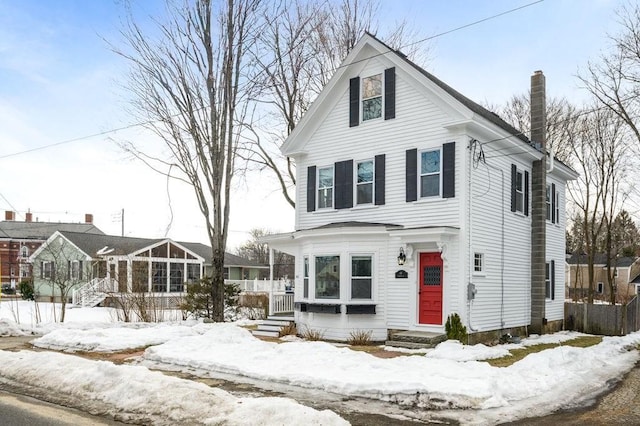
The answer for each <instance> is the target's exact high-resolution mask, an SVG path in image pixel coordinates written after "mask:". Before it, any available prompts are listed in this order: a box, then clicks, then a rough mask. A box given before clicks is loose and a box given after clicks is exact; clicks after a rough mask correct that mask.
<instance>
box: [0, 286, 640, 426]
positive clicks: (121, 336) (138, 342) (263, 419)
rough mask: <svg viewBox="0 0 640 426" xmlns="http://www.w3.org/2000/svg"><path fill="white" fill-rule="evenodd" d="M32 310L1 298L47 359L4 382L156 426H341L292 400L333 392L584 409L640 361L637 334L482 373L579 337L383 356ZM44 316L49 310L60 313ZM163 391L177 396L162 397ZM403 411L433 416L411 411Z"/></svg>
mask: <svg viewBox="0 0 640 426" xmlns="http://www.w3.org/2000/svg"><path fill="white" fill-rule="evenodd" d="M35 306H36V305H35V304H34V303H33V302H28V301H8V300H6V299H5V300H3V301H0V336H24V335H27V336H28V335H33V337H34V338H33V340H31V341H30V342H31V343H32V344H33V345H34V346H36V347H37V348H43V349H51V350H55V351H58V352H57V353H52V352H33V351H30V350H23V351H19V352H9V351H0V366H2V368H0V377H1V378H2V380H3V383H10V384H12V385H15V386H18V387H20V386H25V387H27V388H28V389H29V392H38V390H40V392H44V393H47V394H50V393H52V392H53V393H55V394H56V395H57V396H58V397H59V398H62V399H65V400H66V401H68V402H67V403H68V404H69V406H72V407H75V408H79V409H81V410H82V409H83V408H85V409H86V407H83V406H82V404H83V401H91V402H92V404H96V405H98V407H97V408H96V406H95V405H94V406H93V408H94V410H95V411H99V412H103V413H106V414H108V415H111V416H114V415H118V416H120V418H130V419H138V420H141V419H145V418H146V419H147V420H149V419H151V423H153V424H178V423H188V424H198V423H202V424H205V423H206V422H207V421H213V419H217V420H221V419H225V420H227V421H228V423H225V424H290V425H296V424H305V425H309V424H322V425H341V424H347V423H346V422H345V421H344V420H343V419H341V418H340V417H339V416H338V415H337V414H335V413H333V412H331V411H328V410H324V411H317V410H314V409H312V408H309V407H306V406H304V405H301V404H300V403H299V402H304V401H305V398H311V399H312V400H314V397H315V398H317V400H315V401H316V403H319V404H320V405H321V406H323V407H326V406H327V405H324V404H323V403H324V399H323V398H327V397H328V395H329V394H331V395H337V396H342V398H341V399H343V400H348V401H351V402H350V403H349V402H348V403H346V406H347V407H351V406H353V407H354V408H353V409H354V410H357V409H358V408H357V406H358V404H357V402H356V401H355V400H354V398H364V399H365V400H368V401H370V402H371V403H369V404H363V408H362V409H364V410H365V412H369V410H371V412H374V411H373V410H375V407H376V404H375V402H376V401H386V402H391V403H392V404H391V405H392V406H394V407H395V406H397V407H398V412H399V413H402V414H398V413H394V415H400V416H404V418H405V419H410V418H414V419H415V418H418V419H420V420H422V421H428V420H430V419H431V420H435V419H436V418H437V419H442V418H444V419H450V420H455V421H459V422H460V424H462V425H480V424H481V425H492V424H498V423H504V422H510V421H515V420H519V419H521V418H523V416H528V417H538V416H544V415H546V414H550V413H552V412H554V411H556V410H559V409H567V408H575V407H577V406H580V404H587V403H593V401H595V397H596V396H597V395H599V394H601V393H602V392H604V391H606V390H607V389H610V387H611V386H612V385H613V384H614V383H616V382H617V381H619V380H621V379H622V378H623V377H624V376H625V374H626V373H627V372H628V371H630V370H631V369H632V368H633V366H634V365H635V363H636V362H637V361H638V360H639V359H640V355H639V353H638V351H637V350H635V349H637V345H638V344H640V333H632V334H630V335H627V336H622V337H603V339H602V342H601V343H599V344H597V345H594V346H589V347H586V348H578V347H572V346H567V345H562V344H561V345H559V346H555V347H552V348H550V349H546V350H543V351H541V352H537V353H532V354H529V355H527V356H526V357H525V358H523V359H521V360H519V361H516V362H515V363H513V364H511V365H510V366H508V367H493V366H491V365H489V364H488V363H485V362H482V360H487V359H492V358H500V357H503V356H505V355H508V354H509V352H508V351H509V350H512V349H518V348H523V347H525V346H531V345H537V344H547V343H555V344H558V343H562V342H566V341H568V340H572V339H574V338H576V337H579V336H582V334H580V333H576V332H566V331H565V332H559V333H555V334H550V335H543V336H536V335H532V336H529V337H528V338H525V339H523V340H522V341H521V342H520V343H517V344H516V343H511V344H504V345H496V346H491V347H489V346H485V345H482V344H478V345H471V346H470V345H461V344H460V343H459V342H457V341H454V340H449V341H446V342H443V343H441V344H439V345H438V346H437V347H436V348H434V349H426V350H422V351H416V350H414V351H413V355H414V356H398V357H393V358H380V357H376V356H373V355H371V354H369V353H366V352H362V351H354V350H351V349H349V348H346V347H344V345H336V344H331V343H327V342H318V341H315V342H312V341H304V340H302V339H299V338H296V337H293V336H285V337H283V338H281V341H280V342H267V341H263V340H260V339H257V338H255V337H253V336H252V335H251V333H250V332H249V331H248V330H246V329H245V328H242V327H240V326H239V324H242V323H236V324H233V323H218V324H215V323H209V324H204V323H202V322H199V321H194V320H190V321H182V322H170V323H156V324H154V323H121V322H116V321H114V318H115V317H116V315H115V313H114V312H113V311H112V309H111V308H74V309H69V310H68V311H67V321H66V322H65V323H55V322H53V318H55V314H54V310H53V308H54V305H53V304H50V303H39V304H38V308H37V309H36V307H35ZM55 309H57V311H58V312H59V309H60V307H59V306H56V307H55ZM36 312H38V313H39V315H40V318H41V321H39V322H36V321H35V318H36V316H35V314H36ZM143 347H144V348H146V349H145V350H144V352H143V353H142V354H141V355H135V354H133V355H132V359H129V360H128V362H127V363H125V364H123V365H116V364H112V363H110V362H104V361H95V360H88V359H85V358H78V357H76V356H74V355H73V352H89V353H91V352H95V353H110V352H119V351H131V350H133V349H138V348H143ZM383 349H385V350H389V349H396V348H383ZM151 370H159V371H178V372H185V373H188V374H189V375H190V376H195V377H200V378H216V377H221V375H223V376H222V377H226V378H227V380H229V379H230V380H232V381H236V382H243V381H246V380H249V381H250V383H253V384H255V385H257V386H258V387H266V389H271V390H276V392H277V394H278V395H280V394H281V393H280V392H284V393H285V395H284V396H287V397H289V398H293V399H296V398H298V399H300V401H298V402H296V401H292V400H291V399H286V398H280V397H279V398H260V397H255V392H254V394H252V396H251V397H246V396H245V397H240V396H239V395H231V394H229V393H227V392H225V391H223V390H221V389H219V388H215V387H214V388H211V387H208V386H206V385H203V384H202V383H196V382H195V381H192V380H188V379H181V378H177V377H167V376H165V375H163V374H161V373H159V372H158V371H151ZM270 386H274V388H271V387H270ZM167 388H171V389H172V391H173V392H174V393H175V394H180V395H182V397H181V398H166V389H167ZM283 389H287V390H286V391H283ZM158 397H160V398H161V400H160V401H159V400H158V399H157V398H158ZM74 404H76V405H74ZM341 405H342V406H343V407H344V406H345V404H341ZM328 406H329V407H331V405H328ZM403 406H404V410H403V409H402V408H403ZM414 406H415V407H421V408H441V409H435V410H420V409H418V410H416V409H412V407H414ZM387 407H388V406H387ZM394 411H395V410H394ZM385 413H386V411H385ZM147 423H149V421H147Z"/></svg>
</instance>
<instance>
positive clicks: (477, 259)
mask: <svg viewBox="0 0 640 426" xmlns="http://www.w3.org/2000/svg"><path fill="white" fill-rule="evenodd" d="M483 271H484V254H483V253H474V254H473V272H483Z"/></svg>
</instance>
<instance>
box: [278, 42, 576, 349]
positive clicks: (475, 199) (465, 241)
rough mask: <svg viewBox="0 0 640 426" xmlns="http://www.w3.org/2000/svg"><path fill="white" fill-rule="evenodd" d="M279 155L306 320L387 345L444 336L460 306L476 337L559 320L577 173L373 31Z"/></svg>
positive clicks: (287, 244)
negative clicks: (413, 334) (570, 196)
mask: <svg viewBox="0 0 640 426" xmlns="http://www.w3.org/2000/svg"><path fill="white" fill-rule="evenodd" d="M535 77H536V78H538V79H540V78H541V79H542V84H544V76H543V75H542V74H541V73H539V72H538V73H536V75H535ZM532 81H533V78H532ZM543 88H544V86H543ZM542 100H543V102H542V103H543V104H544V93H543V94H542ZM534 133H535V132H534ZM541 138H543V136H541ZM282 152H283V153H284V154H285V155H287V156H289V157H291V158H293V159H294V160H295V163H296V166H297V189H296V191H297V193H296V197H297V203H296V217H295V229H296V231H295V232H292V233H286V234H278V235H275V236H271V237H269V238H268V242H269V244H270V246H271V248H274V249H278V250H282V251H285V252H287V253H290V254H293V255H294V256H295V258H296V282H295V283H296V285H295V306H296V310H295V321H296V324H297V326H298V329H299V330H304V329H305V328H309V329H314V330H318V331H321V332H322V333H323V335H324V337H325V338H327V339H335V340H347V339H348V338H349V336H350V334H351V333H352V332H355V331H369V330H370V331H371V332H372V339H373V340H376V341H381V340H385V339H387V338H388V335H389V333H390V332H391V331H394V330H414V331H425V332H434V333H443V332H444V327H445V322H446V320H447V318H448V317H449V315H451V314H454V313H457V314H458V315H459V316H460V317H461V319H462V322H463V323H464V324H465V325H466V327H467V329H468V331H469V333H470V335H471V336H472V337H471V340H473V336H476V337H477V339H476V340H478V339H480V336H482V338H483V339H485V338H486V337H487V333H488V334H489V335H492V334H495V335H499V334H502V333H506V332H517V333H519V334H522V333H526V332H528V331H531V330H535V331H536V332H544V331H546V330H550V329H558V328H559V327H560V326H561V324H562V320H563V309H564V307H563V302H564V271H563V268H562V265H564V253H565V250H564V249H565V243H564V229H565V209H564V203H565V186H566V182H567V180H569V179H574V178H575V177H576V173H575V172H574V171H573V170H571V169H570V168H568V167H567V166H565V165H563V164H562V163H560V162H558V161H553V159H546V154H544V144H540V143H539V142H536V143H532V142H530V140H529V139H528V138H527V137H526V136H525V135H523V134H521V133H520V132H518V131H517V130H516V129H514V128H513V127H512V126H510V125H509V124H507V123H506V122H504V121H503V120H502V119H500V118H499V117H498V116H497V115H495V114H493V113H491V112H489V111H488V110H486V109H484V108H483V107H481V106H480V105H478V104H476V103H474V102H473V101H471V100H470V99H468V98H466V97H464V96H463V95H462V94H460V93H458V92H457V91H455V90H454V89H452V88H451V87H449V86H448V85H446V84H445V83H443V82H442V81H441V80H439V79H437V78H436V77H434V76H433V75H431V74H430V73H428V72H426V71H425V70H423V69H421V68H420V67H418V66H417V65H415V64H414V63H412V62H411V61H409V60H408V59H407V58H406V57H405V56H404V55H403V54H402V53H400V52H398V51H394V50H393V49H391V48H389V47H388V46H386V45H385V44H384V43H382V42H381V41H379V40H378V39H376V38H375V37H373V36H372V35H369V34H366V35H365V36H364V37H363V38H362V39H361V40H360V41H359V42H358V44H357V45H356V46H355V48H354V49H353V51H352V52H351V53H350V54H349V55H348V57H347V58H346V59H345V61H344V63H343V64H342V66H341V67H340V68H339V69H338V70H337V72H336V73H335V75H334V76H333V78H332V79H331V80H330V82H329V83H328V84H327V86H326V87H325V88H324V90H323V91H322V93H321V94H320V96H319V97H318V99H317V100H316V101H315V102H314V103H313V105H312V106H311V108H310V109H309V111H308V112H307V113H306V115H305V116H304V117H303V118H302V120H301V121H300V123H299V124H298V126H297V127H296V128H295V130H294V131H293V132H292V134H291V135H290V137H289V138H288V139H287V140H286V142H285V143H284V145H283V146H282ZM536 162H537V164H539V165H542V167H544V168H545V172H543V173H542V176H543V178H542V180H541V178H535V176H534V169H535V164H536ZM539 174H540V173H539ZM534 184H537V185H538V190H537V192H536V189H535V187H534ZM540 188H543V189H540ZM540 191H542V193H541V192H540ZM534 193H536V194H538V196H537V197H538V198H534V195H533V194H534ZM540 194H541V195H540ZM536 200H537V203H538V204H537V206H538V207H537V210H536ZM536 211H537V213H536V214H537V215H538V216H537V217H539V218H540V217H541V220H540V221H539V222H540V223H539V224H538V225H537V227H536V224H535V220H534V213H535V212H536ZM539 230H542V231H539ZM536 232H538V234H536ZM536 235H538V236H536ZM540 244H542V245H540ZM535 258H538V260H537V261H535V262H537V264H535V265H534V260H533V259H535ZM556 265H557V266H556ZM536 280H537V282H538V284H533V282H534V281H536Z"/></svg>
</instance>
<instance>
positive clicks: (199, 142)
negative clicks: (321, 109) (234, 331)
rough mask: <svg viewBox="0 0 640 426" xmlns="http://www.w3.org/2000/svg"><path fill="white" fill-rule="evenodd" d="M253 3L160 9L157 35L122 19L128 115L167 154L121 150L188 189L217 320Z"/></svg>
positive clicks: (203, 0)
mask: <svg viewBox="0 0 640 426" xmlns="http://www.w3.org/2000/svg"><path fill="white" fill-rule="evenodd" d="M260 3H261V0H220V1H217V2H216V1H215V0H214V1H211V0H195V1H193V2H191V1H185V2H184V3H182V4H174V3H169V4H168V17H167V19H166V21H165V22H160V21H154V22H155V23H156V24H157V28H155V30H157V33H154V32H151V31H150V32H149V34H145V31H144V30H143V29H142V27H141V26H139V25H138V23H136V22H135V20H134V19H133V18H132V17H131V16H130V17H129V19H128V21H127V24H126V27H125V29H124V30H123V31H122V35H123V37H124V41H125V45H124V47H115V46H114V47H112V48H113V50H114V51H115V52H116V53H117V54H119V55H121V56H122V57H123V58H125V59H126V60H127V61H128V62H129V65H130V78H129V82H128V83H127V85H126V87H127V89H128V90H129V91H130V93H131V94H132V99H133V101H132V105H133V108H134V110H135V112H136V113H137V114H138V115H139V116H140V118H141V119H142V120H143V121H145V122H146V123H148V124H147V128H148V129H150V130H151V131H153V132H154V133H155V134H156V135H157V136H158V137H159V138H160V140H161V141H162V142H163V143H164V146H165V148H167V149H168V152H169V156H168V158H161V157H159V156H157V155H154V154H152V153H150V152H142V151H141V150H140V149H138V147H137V146H136V145H135V144H132V143H127V144H125V147H126V149H127V150H128V151H129V152H131V153H133V154H134V155H136V156H137V157H138V158H139V159H142V160H143V161H144V162H145V163H146V164H147V165H149V166H150V167H152V168H153V169H154V170H156V171H159V172H161V173H163V174H166V175H167V176H171V177H174V178H177V179H180V180H182V181H184V182H186V183H187V184H188V185H189V186H190V187H192V188H193V191H194V194H195V196H196V199H197V202H198V206H199V208H200V212H201V213H202V217H203V218H204V221H205V223H206V230H207V235H208V237H209V241H210V243H211V247H212V264H213V268H212V269H213V272H212V273H213V276H212V277H211V283H212V286H211V297H212V299H213V300H214V301H215V306H214V309H213V311H212V319H214V320H215V321H223V320H224V302H223V299H224V275H223V273H224V266H223V263H224V251H225V246H226V243H227V233H228V223H229V210H230V188H231V181H232V178H233V176H234V160H235V155H236V150H237V146H238V143H239V142H238V141H239V129H238V127H237V123H241V122H245V121H246V119H245V114H246V111H247V105H248V99H247V96H248V93H249V91H250V88H251V83H252V79H253V76H252V75H250V72H251V67H249V66H248V61H247V56H246V51H247V50H248V49H250V48H251V47H252V45H253V43H254V41H255V38H254V37H255V36H254V34H255V33H256V32H259V31H260V29H259V25H258V21H259V19H258V17H259V6H260Z"/></svg>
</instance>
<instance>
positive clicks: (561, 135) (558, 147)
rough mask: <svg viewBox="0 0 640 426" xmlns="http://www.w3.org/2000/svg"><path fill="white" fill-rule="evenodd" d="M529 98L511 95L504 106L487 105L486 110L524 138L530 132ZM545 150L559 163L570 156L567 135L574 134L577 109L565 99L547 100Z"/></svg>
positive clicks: (527, 95) (528, 96)
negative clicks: (516, 130) (519, 132)
mask: <svg viewBox="0 0 640 426" xmlns="http://www.w3.org/2000/svg"><path fill="white" fill-rule="evenodd" d="M530 99H531V96H530V95H529V93H523V94H520V95H513V96H512V97H511V98H510V99H509V100H508V101H507V103H506V104H505V105H502V106H494V105H488V106H487V108H488V109H489V110H491V111H493V112H495V113H496V114H498V115H499V116H500V117H501V118H503V119H504V120H505V121H507V122H508V123H510V124H511V125H512V126H513V127H515V128H516V129H518V130H520V131H521V132H522V134H524V135H525V136H528V137H529V136H530V130H531V112H530V111H531V104H530ZM546 110H547V119H546V123H547V139H546V140H547V148H548V149H549V151H550V152H552V153H553V155H554V156H555V157H557V158H558V159H559V160H561V161H566V160H567V159H568V158H569V156H570V155H571V149H570V146H569V144H567V143H566V140H567V138H568V134H569V133H571V132H575V125H576V123H577V121H576V119H575V115H576V114H577V108H576V107H575V106H574V105H573V104H571V103H570V102H569V101H567V100H566V99H565V98H547V109H546Z"/></svg>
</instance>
